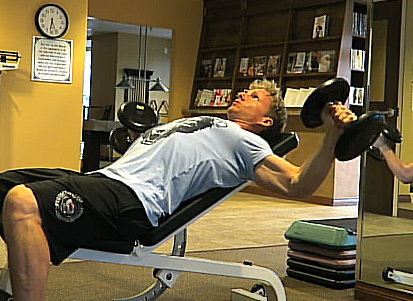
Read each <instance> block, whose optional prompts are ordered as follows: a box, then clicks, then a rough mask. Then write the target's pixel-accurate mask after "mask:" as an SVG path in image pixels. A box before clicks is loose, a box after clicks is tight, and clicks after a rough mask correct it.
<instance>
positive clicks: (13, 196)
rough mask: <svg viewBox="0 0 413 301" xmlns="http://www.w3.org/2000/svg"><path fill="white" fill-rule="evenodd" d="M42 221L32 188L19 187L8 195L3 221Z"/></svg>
mask: <svg viewBox="0 0 413 301" xmlns="http://www.w3.org/2000/svg"><path fill="white" fill-rule="evenodd" d="M26 218H36V219H40V213H39V208H38V205H37V201H36V198H35V196H34V194H33V192H32V190H31V189H30V188H27V187H26V186H24V185H17V186H15V187H13V188H12V189H10V191H9V192H8V193H7V195H6V198H5V200H4V204H3V220H4V221H5V219H8V220H9V221H12V220H20V219H26Z"/></svg>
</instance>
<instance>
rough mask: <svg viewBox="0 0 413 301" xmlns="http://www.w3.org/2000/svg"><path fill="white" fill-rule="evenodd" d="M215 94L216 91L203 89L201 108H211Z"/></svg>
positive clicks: (200, 101)
mask: <svg viewBox="0 0 413 301" xmlns="http://www.w3.org/2000/svg"><path fill="white" fill-rule="evenodd" d="M213 93H214V91H212V90H209V89H203V90H202V93H201V97H200V99H199V106H210V105H211V100H212V94H213Z"/></svg>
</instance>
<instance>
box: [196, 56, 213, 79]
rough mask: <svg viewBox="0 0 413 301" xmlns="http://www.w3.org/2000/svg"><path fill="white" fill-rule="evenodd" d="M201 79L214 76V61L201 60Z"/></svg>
mask: <svg viewBox="0 0 413 301" xmlns="http://www.w3.org/2000/svg"><path fill="white" fill-rule="evenodd" d="M199 76H200V77H211V76H212V60H211V59H203V60H201V68H200V70H199Z"/></svg>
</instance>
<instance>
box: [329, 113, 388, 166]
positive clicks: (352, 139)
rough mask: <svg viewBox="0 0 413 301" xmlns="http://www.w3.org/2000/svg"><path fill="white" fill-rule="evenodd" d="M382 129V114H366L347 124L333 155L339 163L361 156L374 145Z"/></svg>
mask: <svg viewBox="0 0 413 301" xmlns="http://www.w3.org/2000/svg"><path fill="white" fill-rule="evenodd" d="M382 129H383V114H382V113H381V112H378V111H372V112H368V113H366V114H364V115H362V116H361V117H360V118H359V119H358V120H356V121H354V122H352V123H351V124H349V125H348V126H347V127H346V129H345V130H344V133H343V134H342V135H341V136H340V138H339V139H338V141H337V143H336V147H335V150H334V153H335V155H336V158H337V159H338V160H340V161H347V160H351V159H354V158H356V157H357V156H359V155H361V153H363V152H364V151H365V150H367V149H368V148H369V146H370V145H372V144H373V143H374V141H375V140H376V139H377V137H378V136H379V135H380V132H381V131H382Z"/></svg>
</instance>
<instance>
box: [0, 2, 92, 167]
mask: <svg viewBox="0 0 413 301" xmlns="http://www.w3.org/2000/svg"><path fill="white" fill-rule="evenodd" d="M45 3H50V1H40V0H31V1H27V0H2V2H1V7H2V9H0V50H13V51H19V53H20V55H21V57H22V58H21V61H20V66H19V70H14V71H5V72H3V73H2V75H1V86H0V89H1V96H0V133H1V134H0V170H4V169H9V168H17V167H28V166H49V167H51V166H61V167H66V168H72V169H78V168H79V165H80V164H79V163H80V160H79V158H80V141H81V126H82V88H83V69H84V55H85V47H86V46H85V43H86V38H85V35H86V26H87V25H86V17H87V0H77V1H72V0H55V1H53V3H56V4H59V5H61V6H63V7H64V9H65V10H66V11H67V13H68V14H69V18H70V27H69V30H68V32H67V33H66V35H65V36H64V37H63V38H64V39H68V40H73V41H74V44H73V45H74V51H73V57H74V59H73V83H72V84H56V83H47V82H34V81H31V80H30V78H31V73H30V72H31V57H32V44H33V36H35V35H40V34H39V33H38V31H37V29H36V27H35V23H34V17H35V14H36V11H37V9H38V8H39V7H40V6H42V5H43V4H45ZM16 16H17V17H16Z"/></svg>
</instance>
